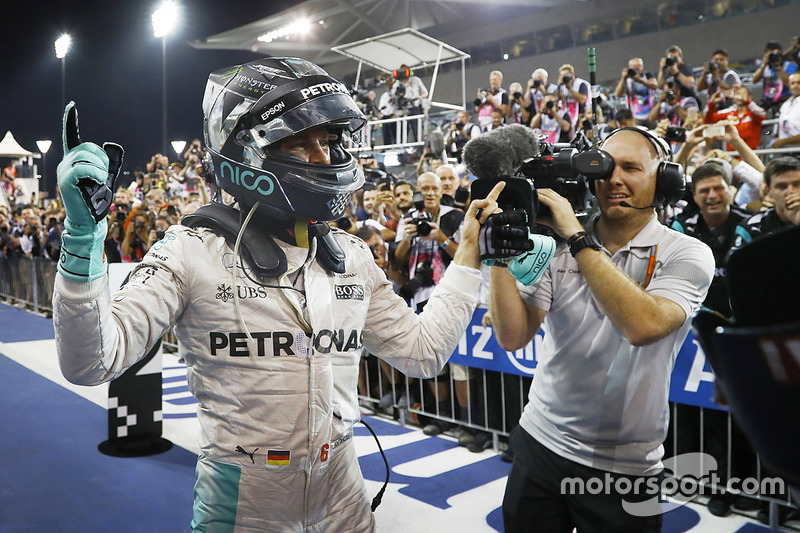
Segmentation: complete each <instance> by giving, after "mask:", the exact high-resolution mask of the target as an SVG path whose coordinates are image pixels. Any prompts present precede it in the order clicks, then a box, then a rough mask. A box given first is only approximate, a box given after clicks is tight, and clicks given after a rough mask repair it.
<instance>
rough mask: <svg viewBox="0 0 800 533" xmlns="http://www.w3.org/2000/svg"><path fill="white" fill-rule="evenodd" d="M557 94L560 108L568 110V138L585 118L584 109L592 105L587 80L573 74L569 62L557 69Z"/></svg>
mask: <svg viewBox="0 0 800 533" xmlns="http://www.w3.org/2000/svg"><path fill="white" fill-rule="evenodd" d="M558 95H559V98H560V99H561V108H562V109H565V110H566V111H568V112H569V116H570V117H571V120H570V139H572V138H573V137H574V136H575V134H576V133H577V131H578V124H580V123H582V122H583V119H584V118H586V117H585V114H586V109H590V108H591V107H592V100H591V91H590V86H589V82H588V81H586V80H584V79H582V78H578V77H576V76H575V68H573V66H572V65H570V64H569V63H565V64H563V65H561V68H559V69H558Z"/></svg>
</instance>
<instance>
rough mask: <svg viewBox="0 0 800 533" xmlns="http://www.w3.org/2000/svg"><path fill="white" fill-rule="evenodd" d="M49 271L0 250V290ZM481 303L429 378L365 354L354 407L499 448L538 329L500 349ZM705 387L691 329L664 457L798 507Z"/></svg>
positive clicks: (36, 305)
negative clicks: (693, 463)
mask: <svg viewBox="0 0 800 533" xmlns="http://www.w3.org/2000/svg"><path fill="white" fill-rule="evenodd" d="M55 273H56V265H55V263H54V262H52V261H49V260H47V259H43V258H27V257H21V256H10V257H9V256H6V255H3V254H0V298H3V299H5V300H6V301H8V302H9V303H12V304H16V305H18V306H19V307H26V308H28V309H30V310H32V311H34V312H37V313H45V314H46V313H49V312H51V311H52V291H53V283H54V280H55ZM484 313H485V310H484V309H478V310H476V312H475V314H474V316H473V318H472V321H471V323H470V325H469V326H468V328H467V332H466V333H465V335H464V337H463V338H462V340H461V342H460V343H459V345H458V348H457V349H456V351H455V352H454V353H453V355H452V356H451V358H450V362H449V364H448V365H447V367H446V368H445V370H444V371H443V372H442V373H441V374H440V375H439V376H437V377H435V378H433V379H427V380H420V379H410V378H405V376H403V375H402V374H400V373H399V372H397V371H396V370H394V369H392V368H391V367H390V366H389V365H387V364H386V363H384V362H382V361H379V360H378V359H377V358H376V357H374V356H366V355H365V357H363V358H362V369H361V370H362V371H361V375H360V377H359V400H360V403H361V405H362V408H367V409H369V410H371V411H373V412H374V413H375V415H377V416H382V417H387V418H394V419H397V420H399V422H400V423H401V424H415V425H419V426H420V427H423V428H424V427H425V426H429V425H431V424H434V425H438V426H439V428H440V429H441V430H442V431H443V432H445V433H446V434H450V435H452V436H456V437H458V436H463V434H464V431H465V430H467V431H469V432H471V433H473V435H474V436H475V437H476V438H475V441H474V442H475V443H476V444H473V446H475V445H477V446H478V449H477V450H475V451H479V450H480V449H482V448H493V449H494V450H495V451H498V452H499V451H501V450H502V449H504V448H505V447H506V442H507V437H508V435H509V433H510V432H511V430H512V429H513V428H514V427H515V426H516V425H517V423H518V421H519V418H520V415H521V414H522V410H523V408H524V406H525V404H526V403H527V398H528V391H529V389H530V386H531V383H532V381H533V378H534V375H535V372H536V367H537V364H538V357H539V354H541V344H542V338H543V337H542V335H543V334H542V332H539V335H537V336H535V337H534V339H533V340H532V341H531V342H530V343H529V344H528V346H526V347H525V348H522V349H520V350H517V351H515V352H506V351H504V350H503V349H502V348H500V346H499V345H498V344H497V341H496V339H495V337H494V334H493V331H492V328H491V326H484V325H482V318H483V314H484ZM163 341H164V348H165V351H167V352H175V351H177V341H176V340H175V336H174V334H173V333H172V331H170V332H168V333H167V334H166V335H165V336H164V338H163ZM713 397H714V374H713V372H712V370H711V368H710V366H709V364H708V363H707V361H706V358H705V354H704V353H703V350H702V348H701V347H700V345H699V343H698V342H697V341H696V340H695V339H694V336H693V335H691V334H690V335H689V337H688V338H687V339H686V341H685V342H684V344H683V347H682V348H681V350H680V352H679V353H678V356H677V358H676V361H675V367H674V370H673V373H672V376H671V381H670V410H671V413H670V414H671V429H670V435H669V437H668V439H667V441H666V442H665V445H664V447H665V451H666V457H687V456H688V454H700V455H701V456H702V457H705V458H706V461H707V465H706V466H705V469H704V472H705V473H706V475H705V476H701V478H700V479H697V477H696V476H694V477H693V476H688V478H691V479H690V480H691V481H692V482H693V483H697V484H698V485H699V486H702V488H701V489H698V492H697V494H695V495H700V496H701V498H700V500H699V501H703V497H708V496H709V495H714V494H720V493H722V492H723V491H725V489H726V486H727V488H729V489H730V488H733V489H735V490H737V491H741V494H740V495H739V496H740V497H741V498H744V499H745V500H747V501H749V502H751V503H753V506H758V505H761V506H763V507H765V508H767V509H769V512H770V520H771V521H772V523H771V525H773V526H776V525H777V520H778V511H777V504H781V505H783V506H787V507H790V508H795V509H796V507H795V506H794V505H793V504H792V503H791V500H790V496H789V494H788V487H787V486H785V484H783V482H782V480H778V481H779V482H778V481H776V480H777V478H775V477H773V476H772V475H771V474H770V473H769V472H768V471H767V470H766V469H764V468H763V467H762V465H761V462H760V460H759V458H758V457H757V455H756V454H755V453H754V452H753V450H752V449H751V448H750V446H749V444H748V441H747V439H746V437H745V436H744V435H743V434H742V432H741V430H740V429H739V427H738V425H737V424H736V422H735V420H734V419H733V418H732V417H731V414H730V413H729V412H728V411H727V410H726V409H725V408H723V407H720V406H719V405H717V404H715V403H714V401H713ZM471 449H472V448H471ZM665 464H666V463H665ZM674 477H675V478H676V479H679V480H681V481H683V480H684V478H686V477H685V476H684V477H681V476H680V475H675V476H674ZM688 478H687V479H688ZM734 480H739V483H741V482H742V480H748V483H749V485H739V486H728V485H729V483H731V482H733V481H734ZM776 483H777V485H776ZM765 489H766V490H765ZM681 492H683V486H682V485H681ZM728 492H729V493H730V491H728Z"/></svg>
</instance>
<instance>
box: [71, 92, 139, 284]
mask: <svg viewBox="0 0 800 533" xmlns="http://www.w3.org/2000/svg"><path fill="white" fill-rule="evenodd" d="M63 142H64V159H62V160H61V163H59V164H58V170H57V171H56V173H57V176H58V187H59V190H60V192H61V199H62V200H63V202H64V211H65V212H66V218H65V220H64V231H63V233H62V234H61V241H62V244H61V255H60V257H59V260H58V271H59V272H61V274H62V275H63V276H66V277H68V278H71V279H74V280H79V281H93V280H95V279H98V278H101V277H102V276H104V275H105V273H106V266H105V253H104V249H103V242H104V241H105V238H106V233H107V231H108V223H107V222H106V215H107V214H108V211H109V209H110V208H111V203H112V201H113V198H114V192H113V191H114V182H115V181H116V179H117V175H118V174H119V170H120V168H121V167H122V156H123V150H122V147H121V146H120V145H118V144H114V143H105V144H103V147H102V148H100V147H99V146H97V145H96V144H94V143H89V142H86V143H81V138H80V133H79V131H78V110H77V109H76V108H75V102H70V103H69V104H67V107H66V109H65V110H64V129H63Z"/></svg>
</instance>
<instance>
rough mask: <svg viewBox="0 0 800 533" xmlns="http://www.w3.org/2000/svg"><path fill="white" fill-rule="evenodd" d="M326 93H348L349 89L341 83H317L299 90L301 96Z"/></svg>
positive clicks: (306, 96)
mask: <svg viewBox="0 0 800 533" xmlns="http://www.w3.org/2000/svg"><path fill="white" fill-rule="evenodd" d="M327 93H342V94H350V91H348V90H347V86H346V85H345V84H343V83H327V82H326V83H318V84H316V85H312V86H311V87H306V88H305V89H301V90H300V94H301V95H302V96H303V98H306V99H308V98H311V97H312V96H319V95H321V94H327Z"/></svg>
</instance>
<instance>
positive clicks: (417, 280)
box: [400, 258, 433, 300]
mask: <svg viewBox="0 0 800 533" xmlns="http://www.w3.org/2000/svg"><path fill="white" fill-rule="evenodd" d="M432 286H433V261H432V260H431V259H430V258H428V259H425V260H424V261H420V262H419V263H417V265H416V268H415V269H414V277H413V278H411V279H410V280H408V281H407V282H405V283H404V284H403V285H402V286H401V287H400V296H402V297H403V298H405V299H406V300H410V299H411V298H413V297H414V295H415V294H416V293H417V291H419V290H420V289H422V288H424V287H432Z"/></svg>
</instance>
